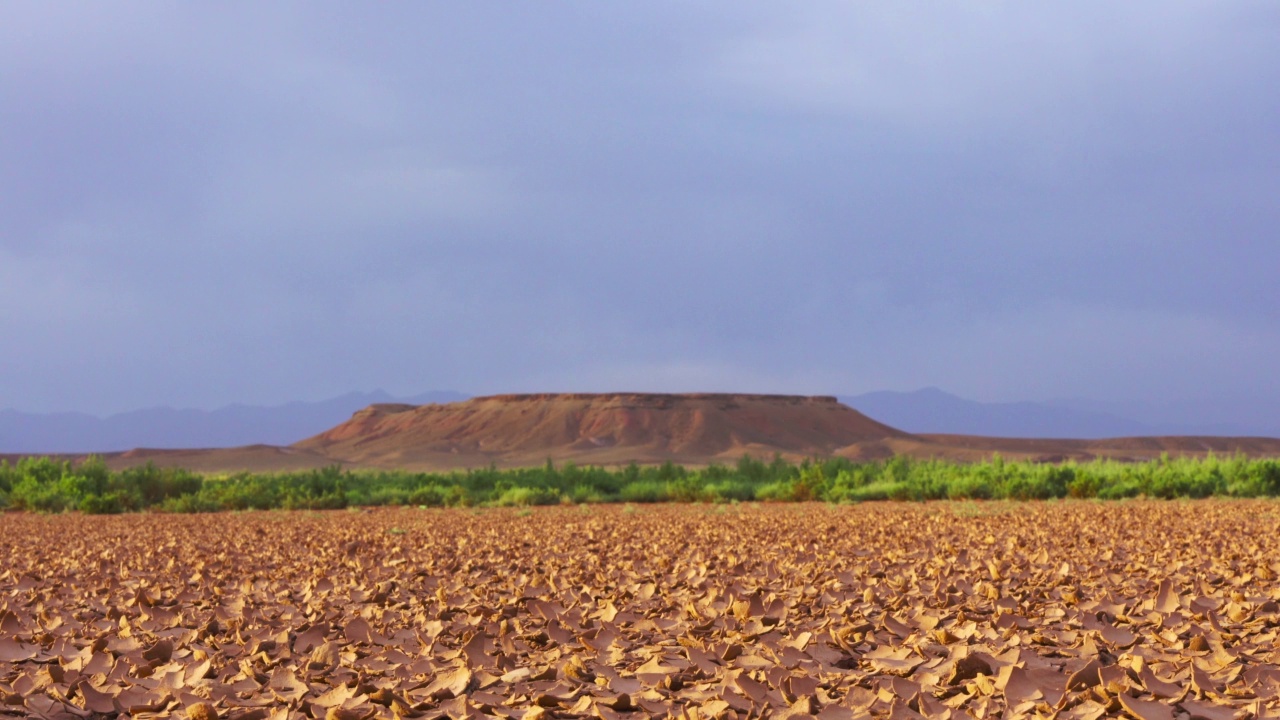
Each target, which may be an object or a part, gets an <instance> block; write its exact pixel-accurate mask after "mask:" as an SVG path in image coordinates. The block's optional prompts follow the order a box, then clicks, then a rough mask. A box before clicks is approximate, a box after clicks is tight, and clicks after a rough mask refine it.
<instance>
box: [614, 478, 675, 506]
mask: <svg viewBox="0 0 1280 720" xmlns="http://www.w3.org/2000/svg"><path fill="white" fill-rule="evenodd" d="M618 495H619V497H620V498H621V499H622V501H623V502H629V503H656V502H663V501H665V500H669V499H670V498H669V497H668V495H667V484H666V483H664V482H661V481H658V480H637V481H635V482H631V483H627V484H626V485H623V486H622V491H621V492H619V493H618Z"/></svg>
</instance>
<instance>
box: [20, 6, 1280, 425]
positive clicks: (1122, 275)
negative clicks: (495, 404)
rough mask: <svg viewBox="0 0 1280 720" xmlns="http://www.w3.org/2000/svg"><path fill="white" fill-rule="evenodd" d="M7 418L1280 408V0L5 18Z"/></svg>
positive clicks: (268, 9) (128, 10) (91, 12)
mask: <svg viewBox="0 0 1280 720" xmlns="http://www.w3.org/2000/svg"><path fill="white" fill-rule="evenodd" d="M3 16H4V17H3V22H0V338H3V341H2V342H3V352H0V407H13V408H20V409H24V410H33V411H49V410H64V409H78V410H85V411H90V412H100V413H101V412H110V411H119V410H127V409H133V408H139V407H146V406H151V405H160V404H165V405H172V406H179V407H184V406H190V407H206V408H212V407H217V406H221V405H225V404H227V403H231V402H248V403H255V404H270V403H278V402H284V401H288V400H295V399H306V400H311V399H320V398H324V397H329V396H333V395H337V394H340V393H344V392H347V391H350V390H368V389H372V388H378V387H381V388H385V389H387V390H388V391H390V392H392V393H394V394H402V395H407V394H413V393H417V392H421V391H425V390H432V389H453V390H459V391H464V392H470V393H490V392H506V391H543V390H613V389H638V390H672V391H682V390H743V391H767V392H801V393H841V394H845V393H859V392H865V391H871V390H882V389H914V388H918V387H922V386H930V385H932V386H940V387H942V388H945V389H947V390H949V391H951V392H955V393H958V394H960V395H964V396H966V397H970V398H974V399H980V400H993V401H994V400H1035V399H1047V398H1058V397H1087V398H1096V399H1103V400H1107V399H1145V400H1151V399H1155V398H1164V397H1169V398H1200V397H1218V398H1223V397H1231V398H1242V399H1243V400H1242V401H1247V400H1248V399H1249V398H1257V397H1263V396H1269V397H1276V396H1280V379H1278V378H1280V375H1278V374H1277V372H1276V365H1277V358H1280V282H1278V275H1280V273H1278V271H1280V234H1278V228H1280V132H1277V128H1280V92H1277V88H1280V52H1278V51H1277V48H1280V5H1278V4H1276V3H1274V2H1271V1H1270V0H1259V1H1258V2H1222V1H1219V0H1212V1H1206V2H1168V1H1167V0H1160V1H1159V2H1154V1H1152V2H1126V3H1114V2H1073V3H1057V4H1047V3H1024V2H966V3H960V4H944V3H932V2H929V3H919V4H911V3H876V4H872V3H844V2H840V3H824V2H806V3H801V4H795V3H783V4H778V3H759V4H757V3H744V2H741V0H734V1H733V2H727V1H726V2H705V3H686V2H679V3H662V2H642V3H630V4H623V3H600V2H582V3H485V2H467V3H444V2H441V3H377V4H370V3H344V4H330V3H305V4H303V3H298V4H290V3H283V2H273V3H247V2H246V3H237V4H229V3H216V4H215V3H199V4H198V3H162V4H160V3H157V4H151V3H143V2H138V3H98V4H96V5H91V4H83V3H80V4H52V3H18V4H9V5H7V6H6V7H5V9H4V12H3Z"/></svg>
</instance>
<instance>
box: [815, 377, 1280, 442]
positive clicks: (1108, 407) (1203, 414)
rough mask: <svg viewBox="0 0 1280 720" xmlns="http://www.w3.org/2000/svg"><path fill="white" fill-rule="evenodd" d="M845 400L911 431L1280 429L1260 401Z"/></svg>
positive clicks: (1046, 433)
mask: <svg viewBox="0 0 1280 720" xmlns="http://www.w3.org/2000/svg"><path fill="white" fill-rule="evenodd" d="M840 401H841V402H843V403H845V404H846V405H849V406H851V407H853V408H855V409H857V410H859V411H861V412H863V413H866V414H867V415H869V416H871V417H873V418H875V419H876V420H879V421H880V422H883V423H887V424H889V425H892V426H894V427H896V428H899V429H901V430H906V431H907V432H912V433H949V434H958V435H989V436H995V437H1022V438H1079V439H1085V440H1088V439H1096V438H1110V437H1129V436H1143V435H1218V436H1235V437H1241V436H1265V437H1277V436H1280V416H1276V415H1273V414H1271V413H1269V412H1267V411H1266V410H1265V409H1264V408H1261V406H1259V408H1258V409H1254V411H1253V412H1244V411H1242V410H1241V409H1239V408H1238V407H1233V406H1232V405H1230V404H1225V403H1214V402H1210V401H1204V402H1193V401H1186V402H1181V403H1177V404H1170V405H1166V406H1154V405H1145V404H1141V403H1099V402H1093V401H1088V400H1052V401H1048V402H1011V403H986V402H975V401H973V400H965V399H964V398H960V397H957V396H955V395H952V394H950V393H947V392H944V391H942V390H939V389H938V388H925V389H923V390H916V391H914V392H872V393H866V394H864V395H848V396H842V397H841V398H840ZM1272 407H1274V405H1272ZM1246 410H1248V408H1246ZM1221 418H1231V420H1230V421H1223V420H1221Z"/></svg>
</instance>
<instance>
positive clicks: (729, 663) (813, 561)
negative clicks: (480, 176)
mask: <svg viewBox="0 0 1280 720" xmlns="http://www.w3.org/2000/svg"><path fill="white" fill-rule="evenodd" d="M1278 574H1280V503H1277V502H1273V501H1271V502H1269V501H1237V502H1221V501H1196V502H1119V503H1096V502H1054V503H1043V504H1041V503H1027V504H997V503H991V504H981V503H943V504H865V505H859V506H846V507H829V506H825V505H778V506H769V505H740V506H737V505H735V506H726V505H721V506H688V505H685V506H680V505H667V506H636V507H630V506H628V507H619V506H592V507H581V508H578V507H556V508H540V509H536V510H532V511H517V510H510V509H501V510H500V509H489V510H447V511H446V510H420V509H396V510H379V511H334V512H325V513H305V512H293V513H291V512H252V513H242V514H220V515H205V516H164V515H128V516H116V517H85V516H79V515H62V516H34V515H17V514H9V515H2V516H0V701H2V702H0V715H4V714H8V715H15V716H41V717H90V716H102V715H115V714H118V713H126V714H132V715H133V716H137V717H148V716H156V717H165V716H176V717H183V716H186V717H192V718H210V717H222V718H237V717H238V718H245V719H249V718H267V717H270V718H303V717H312V718H341V719H344V720H345V719H354V718H369V717H379V718H391V717H422V718H435V717H455V718H456V717H482V716H496V717H520V718H539V717H542V718H557V717H599V718H605V719H611V718H635V719H637V720H638V719H639V718H644V717H654V716H659V717H660V716H667V715H670V716H676V717H680V716H685V717H690V718H696V717H761V716H772V717H793V716H808V715H818V716H819V717H825V718H850V717H868V716H874V717H899V718H915V717H928V718H945V717H967V716H972V717H997V716H998V717H1019V716H1025V717H1059V718H1097V717H1103V716H1108V717H1114V716H1131V717H1137V718H1142V719H1144V720H1145V719H1146V718H1207V719H1209V720H1219V719H1221V720H1228V719H1229V718H1235V717H1248V716H1253V717H1280V649H1278V647H1277V628H1278V627H1280V605H1278V604H1277V601H1278V600H1280V582H1277V579H1276V578H1277V575H1278Z"/></svg>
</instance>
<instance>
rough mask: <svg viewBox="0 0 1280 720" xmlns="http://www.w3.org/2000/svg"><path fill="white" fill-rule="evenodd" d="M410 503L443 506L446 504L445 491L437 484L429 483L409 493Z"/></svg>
mask: <svg viewBox="0 0 1280 720" xmlns="http://www.w3.org/2000/svg"><path fill="white" fill-rule="evenodd" d="M408 502H409V504H410V505H420V506H425V507H441V506H443V505H444V504H445V491H444V490H442V489H440V488H439V487H437V486H435V485H427V486H426V487H420V488H418V489H417V490H414V491H413V492H411V493H409V497H408Z"/></svg>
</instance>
